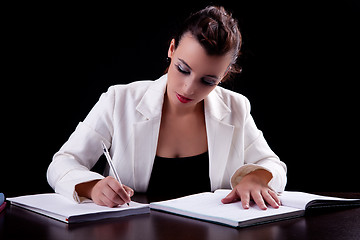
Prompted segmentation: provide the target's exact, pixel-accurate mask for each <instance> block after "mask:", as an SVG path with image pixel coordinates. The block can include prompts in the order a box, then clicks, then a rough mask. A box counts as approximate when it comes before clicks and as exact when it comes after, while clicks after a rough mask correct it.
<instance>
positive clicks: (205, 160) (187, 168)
mask: <svg viewBox="0 0 360 240" xmlns="http://www.w3.org/2000/svg"><path fill="white" fill-rule="evenodd" d="M208 191H211V185H210V177H209V155H208V152H205V153H203V154H200V155H197V156H191V157H183V158H164V157H159V156H155V161H154V165H153V169H152V172H151V177H150V182H149V187H148V191H147V193H148V194H149V195H153V196H161V197H162V198H168V199H170V198H176V197H182V196H186V195H190V194H194V193H199V192H208Z"/></svg>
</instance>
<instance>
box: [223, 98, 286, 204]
mask: <svg viewBox="0 0 360 240" xmlns="http://www.w3.org/2000/svg"><path fill="white" fill-rule="evenodd" d="M245 102H246V117H245V123H244V128H243V131H244V162H245V165H244V166H242V167H240V168H239V169H237V170H236V171H235V173H234V174H233V176H232V177H231V186H232V188H233V191H232V192H231V193H230V194H229V195H228V196H227V197H226V198H224V199H223V203H230V202H234V201H239V200H241V201H242V205H243V207H244V208H245V209H247V208H248V206H249V201H250V199H253V200H254V201H255V203H256V204H257V205H258V206H259V207H260V208H261V209H266V205H265V202H267V203H268V204H270V205H271V206H272V207H275V208H276V207H278V205H279V203H280V202H279V199H278V197H277V194H276V193H277V192H282V191H284V188H285V185H286V165H285V164H284V163H283V162H281V161H280V159H279V158H278V156H277V155H276V154H275V153H274V152H273V151H272V150H271V149H270V147H269V145H268V144H267V142H266V140H265V138H264V136H263V134H262V132H261V131H260V130H258V129H257V127H256V125H255V122H254V120H253V118H252V116H251V115H250V103H249V101H248V100H247V99H246V101H245Z"/></svg>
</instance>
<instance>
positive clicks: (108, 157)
mask: <svg viewBox="0 0 360 240" xmlns="http://www.w3.org/2000/svg"><path fill="white" fill-rule="evenodd" d="M101 145H102V148H103V151H104V155H105V157H106V160H107V162H108V163H109V165H110V168H111V170H112V171H113V173H114V175H115V178H116V180H117V181H118V182H119V183H120V184H121V186H122V183H121V180H120V177H119V175H118V173H117V172H116V170H115V167H114V165H113V163H112V160H111V157H110V153H109V150H108V149H107V147H106V145H105V143H104V142H103V141H101ZM126 204H127V205H128V206H129V203H126Z"/></svg>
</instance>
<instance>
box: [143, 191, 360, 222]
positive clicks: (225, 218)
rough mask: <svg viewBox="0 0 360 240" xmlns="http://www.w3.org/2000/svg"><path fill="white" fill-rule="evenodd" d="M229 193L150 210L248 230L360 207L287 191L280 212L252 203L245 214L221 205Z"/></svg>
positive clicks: (191, 198)
mask: <svg viewBox="0 0 360 240" xmlns="http://www.w3.org/2000/svg"><path fill="white" fill-rule="evenodd" d="M229 193H230V190H217V191H215V192H214V193H210V192H206V193H199V194H194V195H190V196H186V197H182V198H177V199H173V200H168V201H162V202H155V203H151V204H150V208H151V209H155V210H161V211H165V212H170V213H175V214H179V215H183V216H187V217H192V218H196V219H201V220H206V221H211V222H215V223H220V224H225V225H229V226H233V227H246V226H250V225H254V224H260V223H266V222H272V221H278V220H282V219H287V218H293V217H300V216H303V215H304V214H305V210H306V209H308V208H322V207H338V206H351V205H354V206H360V199H345V198H334V197H324V196H319V195H314V194H309V193H303V192H289V191H285V192H284V193H282V194H281V196H280V200H281V203H282V206H280V207H279V208H278V209H274V208H272V207H268V209H267V210H261V209H260V208H259V207H257V206H256V205H255V203H252V204H251V205H250V209H248V210H245V209H243V208H242V205H241V202H235V203H230V204H223V203H221V199H223V198H224V197H225V196H226V195H227V194H229Z"/></svg>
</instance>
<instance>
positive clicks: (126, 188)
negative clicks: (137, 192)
mask: <svg viewBox="0 0 360 240" xmlns="http://www.w3.org/2000/svg"><path fill="white" fill-rule="evenodd" d="M123 188H124V189H125V191H126V192H127V194H128V195H129V197H132V196H134V190H132V188H130V187H128V186H126V185H124V184H123Z"/></svg>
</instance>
